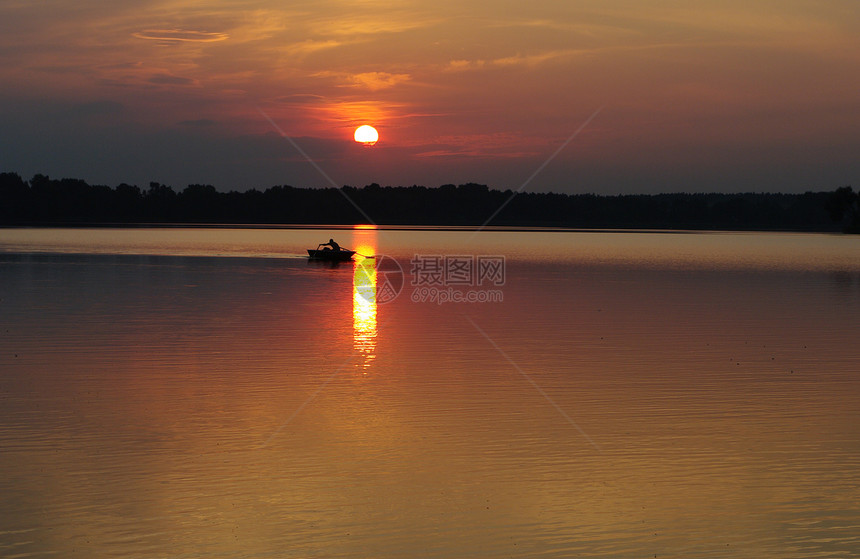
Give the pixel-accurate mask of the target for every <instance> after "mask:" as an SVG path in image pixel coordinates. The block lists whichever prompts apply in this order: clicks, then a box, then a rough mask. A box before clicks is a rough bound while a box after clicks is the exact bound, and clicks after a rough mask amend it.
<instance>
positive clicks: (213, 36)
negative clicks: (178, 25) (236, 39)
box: [132, 29, 229, 43]
mask: <svg viewBox="0 0 860 559" xmlns="http://www.w3.org/2000/svg"><path fill="white" fill-rule="evenodd" d="M132 35H133V36H134V37H137V38H138V39H147V40H150V41H159V42H162V43H183V42H184V43H215V42H218V41H224V40H226V39H228V38H229V36H228V35H227V34H226V33H208V32H205V31H189V30H185V29H147V30H144V31H139V32H137V33H132Z"/></svg>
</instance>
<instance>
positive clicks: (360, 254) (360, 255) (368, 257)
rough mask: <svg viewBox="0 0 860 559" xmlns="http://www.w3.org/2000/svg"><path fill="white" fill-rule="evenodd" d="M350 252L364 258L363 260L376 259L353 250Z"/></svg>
mask: <svg viewBox="0 0 860 559" xmlns="http://www.w3.org/2000/svg"><path fill="white" fill-rule="evenodd" d="M347 250H348V249H347ZM352 252H353V254H357V255H359V256H363V257H365V258H376V257H375V256H369V255H367V254H361V253H360V252H355V251H354V250H353V251H352Z"/></svg>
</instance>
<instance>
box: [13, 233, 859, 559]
mask: <svg viewBox="0 0 860 559" xmlns="http://www.w3.org/2000/svg"><path fill="white" fill-rule="evenodd" d="M329 237H334V238H335V239H336V240H338V241H339V242H340V243H341V244H342V245H345V246H349V247H352V248H356V249H358V250H359V252H362V253H365V254H386V255H388V256H390V257H392V260H391V261H390V262H393V261H397V262H398V263H399V264H400V265H401V266H402V267H403V276H402V278H403V279H404V280H405V281H404V285H403V288H402V291H401V292H400V294H399V295H398V296H397V297H396V298H395V299H394V300H392V301H390V302H385V303H383V302H382V300H383V297H382V290H383V287H384V286H385V285H386V282H387V281H390V280H392V279H393V280H394V284H396V283H397V281H396V280H397V275H396V270H395V271H392V270H393V269H391V268H386V269H382V267H381V268H380V270H375V269H374V268H373V267H372V265H370V264H369V262H372V260H371V261H367V260H365V261H361V260H359V261H358V262H356V264H346V265H340V266H335V267H332V266H330V265H325V264H322V265H321V264H315V263H309V262H308V261H307V259H306V258H303V257H302V255H303V254H304V251H305V249H306V248H313V247H315V246H316V244H317V243H319V242H323V241H325V240H327V239H328V238H329ZM416 254H419V255H423V256H427V255H431V256H432V255H440V256H441V255H460V256H470V255H502V256H505V258H506V261H505V264H506V266H505V278H504V280H505V281H504V285H500V286H488V285H483V286H473V287H471V288H469V289H472V290H475V291H478V290H486V289H493V290H495V291H497V292H500V293H501V295H502V297H501V298H502V299H503V300H501V301H498V300H497V301H495V302H483V303H446V304H437V303H434V302H431V301H429V300H424V302H421V300H420V299H421V297H420V296H419V295H420V294H421V293H420V292H418V291H416V289H418V287H416V286H412V285H411V281H412V279H413V278H414V276H415V274H413V270H412V268H413V266H412V265H411V264H410V260H411V259H413V257H414V255H416ZM380 266H382V265H380ZM456 290H457V291H464V290H466V288H463V287H462V286H457V287H456ZM425 294H426V293H425ZM416 300H417V301H418V302H416ZM858 339H860V239H858V238H856V237H854V238H852V237H843V236H830V235H795V234H739V233H733V234H669V233H611V232H607V233H584V232H565V233H559V232H514V231H492V232H484V233H481V234H478V235H474V234H473V233H472V232H469V231H447V232H431V231H421V230H407V231H376V230H355V231H353V230H335V231H330V230H289V229H283V230H264V229H127V230H123V229H115V230H110V229H102V230H81V229H75V230H38V229H13V230H0V496H2V499H0V556H3V557H36V556H44V555H53V556H58V557H73V558H76V557H81V558H84V557H86V558H90V557H320V558H322V557H344V558H345V557H350V558H351V557H383V558H394V557H572V556H579V557H624V558H628V557H630V558H633V557H654V556H657V557H750V558H753V557H789V558H793V557H797V558H800V557H856V556H860V508H859V507H858V503H860V376H858V371H860V344H858Z"/></svg>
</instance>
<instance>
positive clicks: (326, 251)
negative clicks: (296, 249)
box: [308, 245, 355, 262]
mask: <svg viewBox="0 0 860 559" xmlns="http://www.w3.org/2000/svg"><path fill="white" fill-rule="evenodd" d="M322 247H323V245H319V246H317V248H315V249H313V248H309V249H308V258H310V259H312V260H328V261H330V262H346V261H347V260H352V255H353V254H355V251H354V250H346V249H343V248H342V249H340V250H332V249H330V248H322Z"/></svg>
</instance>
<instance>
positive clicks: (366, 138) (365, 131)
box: [353, 124, 379, 146]
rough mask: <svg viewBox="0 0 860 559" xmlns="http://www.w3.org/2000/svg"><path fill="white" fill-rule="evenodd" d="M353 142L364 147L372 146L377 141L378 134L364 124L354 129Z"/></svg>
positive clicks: (371, 127)
mask: <svg viewBox="0 0 860 559" xmlns="http://www.w3.org/2000/svg"><path fill="white" fill-rule="evenodd" d="M353 138H355V141H356V142H358V143H360V144H364V145H366V146H372V145H374V144H375V143H376V142H378V141H379V132H377V131H376V128H374V127H373V126H368V125H367V124H364V125H362V126H359V127H358V128H356V129H355V134H353Z"/></svg>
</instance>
